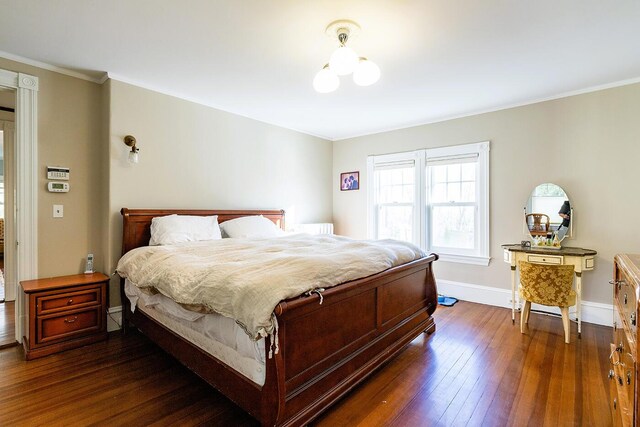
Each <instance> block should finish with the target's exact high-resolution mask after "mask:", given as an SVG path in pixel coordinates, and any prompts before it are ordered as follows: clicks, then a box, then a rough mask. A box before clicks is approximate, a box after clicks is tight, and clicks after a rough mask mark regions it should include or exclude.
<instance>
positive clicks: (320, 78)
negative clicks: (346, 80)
mask: <svg viewBox="0 0 640 427" xmlns="http://www.w3.org/2000/svg"><path fill="white" fill-rule="evenodd" d="M338 86H340V79H339V78H338V76H336V74H335V73H334V72H333V71H331V70H330V69H329V67H326V66H325V67H324V68H323V69H322V70H320V71H318V74H316V76H315V78H314V79H313V88H314V89H315V90H316V92H320V93H329V92H333V91H334V90H336V89H338Z"/></svg>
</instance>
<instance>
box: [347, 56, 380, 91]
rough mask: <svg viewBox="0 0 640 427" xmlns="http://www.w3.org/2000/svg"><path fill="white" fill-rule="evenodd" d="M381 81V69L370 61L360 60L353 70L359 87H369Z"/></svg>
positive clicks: (354, 79) (354, 78)
mask: <svg viewBox="0 0 640 427" xmlns="http://www.w3.org/2000/svg"><path fill="white" fill-rule="evenodd" d="M379 79H380V67H378V66H377V65H376V64H375V63H373V62H371V61H369V60H368V59H364V58H362V59H360V61H359V62H358V65H357V66H356V69H355V70H353V81H354V82H355V84H357V85H358V86H369V85H372V84H374V83H375V82H377V81H378V80H379Z"/></svg>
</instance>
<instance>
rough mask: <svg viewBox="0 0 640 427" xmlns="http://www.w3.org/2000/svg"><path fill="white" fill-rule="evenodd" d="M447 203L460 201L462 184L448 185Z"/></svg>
mask: <svg viewBox="0 0 640 427" xmlns="http://www.w3.org/2000/svg"><path fill="white" fill-rule="evenodd" d="M446 201H447V202H459V201H460V183H459V182H454V183H449V184H447V200H446Z"/></svg>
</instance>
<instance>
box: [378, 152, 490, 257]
mask: <svg viewBox="0 0 640 427" xmlns="http://www.w3.org/2000/svg"><path fill="white" fill-rule="evenodd" d="M368 171H369V173H368V177H369V180H370V185H369V186H368V188H369V193H368V204H369V208H368V212H369V221H368V229H369V237H371V238H374V239H385V238H392V239H399V240H406V241H409V242H412V243H414V244H416V245H419V246H420V247H422V248H423V249H425V250H426V251H429V252H436V253H438V254H439V255H440V256H441V258H442V259H443V260H446V261H456V262H464V263H471V264H481V265H488V263H489V142H483V143H478V144H466V145H458V146H453V147H442V148H435V149H426V150H417V151H412V152H407V153H397V154H388V155H380V156H369V158H368Z"/></svg>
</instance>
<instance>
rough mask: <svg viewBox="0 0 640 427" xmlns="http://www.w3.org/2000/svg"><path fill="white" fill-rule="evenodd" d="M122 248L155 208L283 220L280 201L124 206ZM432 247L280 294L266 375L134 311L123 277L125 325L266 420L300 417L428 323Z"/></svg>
mask: <svg viewBox="0 0 640 427" xmlns="http://www.w3.org/2000/svg"><path fill="white" fill-rule="evenodd" d="M121 213H122V216H123V242H122V253H123V255H124V254H126V253H127V252H129V251H131V250H132V249H135V248H138V247H142V246H147V245H148V244H149V239H150V225H151V221H152V219H153V218H154V217H158V216H166V215H171V214H178V215H197V216H211V215H217V216H218V221H219V222H220V223H223V222H225V221H228V220H231V219H235V218H240V217H244V216H252V215H262V216H264V217H265V218H268V219H269V220H271V221H273V223H275V224H276V225H278V226H279V227H281V228H282V229H284V221H285V217H284V211H279V210H269V211H266V210H233V211H231V210H166V209H163V210H152V209H127V208H124V209H122V211H121ZM437 259H438V256H437V255H435V254H431V255H429V256H426V257H423V258H420V259H417V260H415V261H412V262H409V263H406V264H403V265H400V266H397V267H393V268H390V269H388V270H386V271H383V272H381V273H377V274H374V275H371V276H369V277H365V278H361V279H357V280H352V281H349V282H346V283H342V284H340V285H337V286H335V287H332V288H329V289H326V290H325V291H324V292H322V299H323V303H322V304H319V295H317V294H314V293H311V294H308V295H301V296H299V297H295V298H289V299H286V300H284V301H281V302H280V303H279V304H278V305H277V306H276V308H275V310H274V314H275V316H276V318H277V323H278V325H279V331H278V334H277V335H275V337H277V338H275V340H276V341H277V344H278V347H279V351H277V352H275V354H272V355H270V356H271V357H268V356H267V355H266V353H267V352H268V351H269V349H270V348H273V344H274V343H273V342H271V341H273V340H274V335H269V336H267V337H266V338H265V340H266V343H265V344H264V346H263V347H261V349H262V350H261V351H264V353H265V354H263V355H262V356H263V360H264V368H265V372H264V378H263V384H262V385H260V384H258V383H257V382H256V381H254V380H251V379H249V378H247V376H246V375H243V374H241V373H240V372H238V370H236V369H233V368H232V367H230V366H229V365H228V364H227V363H224V362H223V361H221V360H220V359H218V358H216V357H214V356H213V355H211V354H210V352H207V351H205V350H204V349H203V348H202V346H198V345H194V344H193V343H192V342H191V341H189V340H188V339H185V338H184V337H183V336H181V335H180V334H179V333H177V332H175V331H174V330H172V329H171V328H170V327H169V326H166V325H164V324H163V323H162V321H161V319H159V318H158V316H152V315H150V313H149V312H147V313H145V312H144V311H143V310H136V311H135V312H133V313H132V312H131V307H130V302H129V299H128V298H127V296H126V295H125V280H124V279H123V280H122V286H121V294H122V304H123V307H124V309H123V314H124V318H123V320H124V321H123V329H124V331H125V333H126V330H127V329H128V328H130V327H136V328H138V329H139V330H140V331H142V332H143V333H144V334H145V335H146V336H148V337H149V338H150V339H151V340H153V341H154V342H156V343H157V344H158V345H159V346H160V347H161V348H163V349H164V350H165V351H167V352H168V353H170V354H171V355H173V356H174V357H175V358H176V359H178V360H179V361H180V362H181V363H183V364H184V365H185V366H186V367H188V368H189V369H190V370H192V371H193V372H195V373H196V374H197V375H199V376H200V377H201V378H203V379H204V380H205V381H207V382H208V383H209V384H211V385H212V386H213V387H215V388H216V389H218V390H219V391H220V392H222V393H223V394H224V395H225V396H227V397H228V398H229V399H231V400H232V401H233V402H235V403H236V404H237V405H238V406H240V407H241V408H243V409H244V410H245V411H246V412H248V413H249V414H251V415H252V416H253V417H255V418H256V419H257V420H259V421H260V423H261V424H262V425H264V426H274V425H283V426H291V425H304V424H306V423H308V422H310V421H311V420H313V419H314V418H315V417H317V416H318V415H319V414H320V413H321V412H322V411H323V410H325V409H326V408H328V407H329V406H330V405H331V404H333V403H334V402H336V401H337V400H338V399H339V398H340V397H341V396H343V395H344V394H346V393H347V392H349V391H350V390H351V389H353V388H354V387H355V386H356V385H357V384H358V383H360V382H362V381H363V380H364V379H365V378H367V377H368V376H369V375H370V374H371V373H372V372H374V371H375V370H376V369H377V368H379V367H380V366H381V365H382V364H384V363H385V362H387V361H388V360H390V359H391V358H392V357H394V356H395V355H396V354H397V353H399V352H400V351H402V350H403V349H404V347H405V346H406V345H407V344H408V343H409V342H411V341H412V340H413V339H414V338H416V337H417V336H418V335H420V334H421V333H423V332H426V333H429V334H430V333H433V332H434V331H435V323H434V320H433V317H432V316H431V315H432V314H433V312H434V311H435V309H436V306H437V291H436V284H435V279H434V276H433V271H432V263H433V261H435V260H437Z"/></svg>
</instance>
